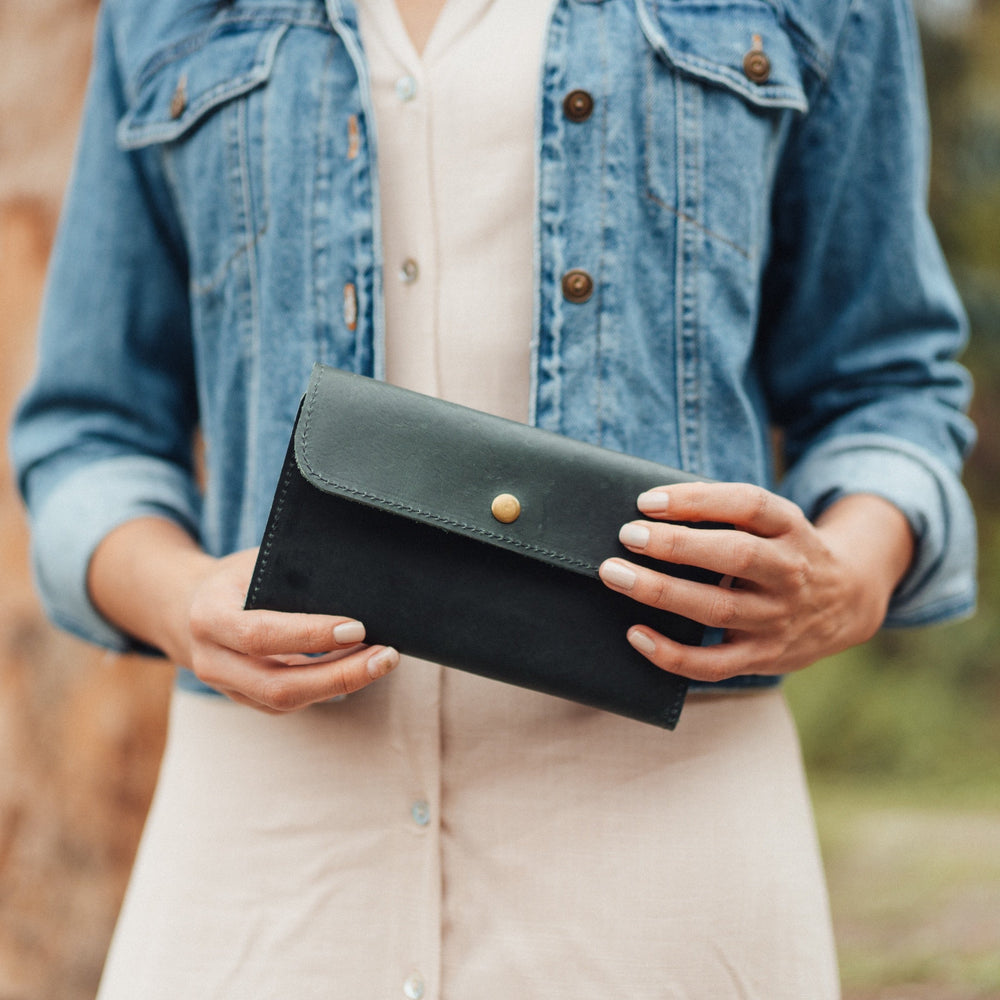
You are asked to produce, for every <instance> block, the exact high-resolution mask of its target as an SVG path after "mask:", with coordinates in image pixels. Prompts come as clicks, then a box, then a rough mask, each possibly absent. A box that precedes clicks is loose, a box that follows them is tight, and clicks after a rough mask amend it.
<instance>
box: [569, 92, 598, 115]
mask: <svg viewBox="0 0 1000 1000" xmlns="http://www.w3.org/2000/svg"><path fill="white" fill-rule="evenodd" d="M593 110H594V98H593V97H591V95H590V94H588V93H587V91H585V90H571V91H570V92H569V93H568V94H567V95H566V96H565V97H564V98H563V114H564V115H565V116H566V117H567V118H568V119H569V120H570V121H571V122H585V121H586V120H587V119H588V118H589V117H590V116H591V114H592V113H593Z"/></svg>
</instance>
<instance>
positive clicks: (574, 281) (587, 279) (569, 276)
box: [562, 268, 594, 303]
mask: <svg viewBox="0 0 1000 1000" xmlns="http://www.w3.org/2000/svg"><path fill="white" fill-rule="evenodd" d="M562 290H563V295H564V296H565V297H566V299H567V300H568V301H569V302H578V303H579V302H586V301H587V299H589V298H590V296H591V295H593V294H594V279H593V278H592V277H591V276H590V275H589V274H587V272H586V271H581V270H580V269H579V268H574V269H573V270H572V271H567V272H566V273H565V274H564V275H563V279H562Z"/></svg>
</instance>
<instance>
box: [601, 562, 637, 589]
mask: <svg viewBox="0 0 1000 1000" xmlns="http://www.w3.org/2000/svg"><path fill="white" fill-rule="evenodd" d="M601 578H602V579H603V580H605V581H607V582H608V583H610V584H612V586H615V587H620V588H621V589H622V590H631V589H632V588H633V587H634V586H635V573H634V572H633V571H632V570H630V569H629V568H628V566H626V565H625V564H624V563H620V562H615V561H614V560H609V561H608V562H604V563H601Z"/></svg>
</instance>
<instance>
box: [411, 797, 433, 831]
mask: <svg viewBox="0 0 1000 1000" xmlns="http://www.w3.org/2000/svg"><path fill="white" fill-rule="evenodd" d="M410 815H411V816H412V817H413V822H414V823H416V824H417V826H427V824H428V823H430V821H431V807H430V806H429V805H428V804H427V803H426V802H425V801H424V800H423V799H418V800H417V801H416V802H414V803H413V805H412V806H410Z"/></svg>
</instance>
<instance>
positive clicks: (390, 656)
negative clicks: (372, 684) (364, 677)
mask: <svg viewBox="0 0 1000 1000" xmlns="http://www.w3.org/2000/svg"><path fill="white" fill-rule="evenodd" d="M398 663H399V653H397V652H396V650H394V649H393V648H392V647H391V646H387V647H386V648H385V649H380V650H379V651H378V652H377V653H376V654H375V655H374V656H370V657H369V658H368V676H369V677H371V679H372V680H373V681H375V680H378V679H379V677H385V675H386V674H387V673H389V671H390V670H392V669H393V667H395V666H396V664H398Z"/></svg>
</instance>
